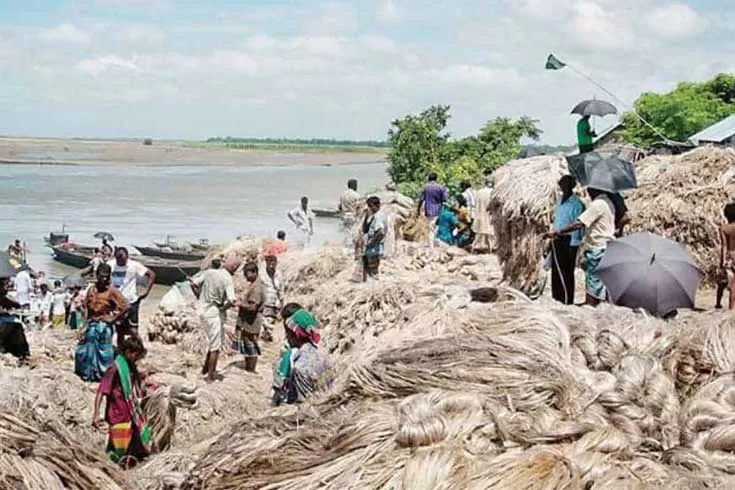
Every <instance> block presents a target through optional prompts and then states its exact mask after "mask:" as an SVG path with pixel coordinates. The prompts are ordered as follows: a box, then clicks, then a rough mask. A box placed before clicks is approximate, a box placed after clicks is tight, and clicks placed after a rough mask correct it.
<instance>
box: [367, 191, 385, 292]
mask: <svg viewBox="0 0 735 490" xmlns="http://www.w3.org/2000/svg"><path fill="white" fill-rule="evenodd" d="M367 208H368V212H367V215H366V216H365V219H364V220H363V222H362V233H363V235H364V237H363V243H364V244H365V248H364V250H363V254H362V266H363V280H365V281H367V280H368V279H377V278H378V272H379V269H380V259H381V257H383V241H384V240H385V231H386V226H385V220H384V218H383V216H382V214H381V213H380V199H379V198H378V197H376V196H370V197H369V198H368V200H367Z"/></svg>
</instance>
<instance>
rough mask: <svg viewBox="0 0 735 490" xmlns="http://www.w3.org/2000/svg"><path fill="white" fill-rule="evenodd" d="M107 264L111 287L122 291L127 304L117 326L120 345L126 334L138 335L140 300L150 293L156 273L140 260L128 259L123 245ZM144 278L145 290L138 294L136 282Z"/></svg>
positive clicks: (119, 345) (118, 343)
mask: <svg viewBox="0 0 735 490" xmlns="http://www.w3.org/2000/svg"><path fill="white" fill-rule="evenodd" d="M108 265H109V266H110V268H111V269H112V274H111V280H112V285H113V287H115V288H116V289H117V290H118V291H120V292H121V293H122V295H123V297H125V299H126V300H127V301H128V304H129V307H128V312H127V314H126V315H125V318H124V319H123V322H122V324H121V325H118V327H117V345H118V347H121V346H122V341H123V339H124V338H125V337H126V336H128V335H134V336H138V316H139V310H140V302H141V301H142V300H144V299H145V298H146V297H147V296H148V295H149V294H150V293H151V289H153V284H154V283H155V281H156V275H155V274H154V273H153V271H151V270H149V269H148V268H147V267H146V266H144V265H143V264H141V263H140V262H136V261H135V260H130V258H129V256H128V250H127V249H126V248H125V247H118V248H117V250H115V260H111V261H110V262H108ZM144 279H145V280H147V284H146V290H145V292H144V293H143V294H141V295H140V296H139V295H138V283H139V282H143V280H144Z"/></svg>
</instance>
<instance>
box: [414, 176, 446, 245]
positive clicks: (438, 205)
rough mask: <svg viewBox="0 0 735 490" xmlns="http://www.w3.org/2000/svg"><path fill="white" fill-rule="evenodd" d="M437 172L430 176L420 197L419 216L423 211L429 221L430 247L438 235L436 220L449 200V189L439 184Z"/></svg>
mask: <svg viewBox="0 0 735 490" xmlns="http://www.w3.org/2000/svg"><path fill="white" fill-rule="evenodd" d="M437 179H438V176H437V175H436V172H431V173H430V174H429V182H427V183H426V185H425V186H424V188H423V189H422V190H421V194H420V195H419V206H418V214H419V215H421V211H422V209H423V212H424V216H426V219H428V220H429V245H432V246H433V244H434V236H435V235H436V218H437V216H439V213H440V212H441V210H442V206H444V203H445V202H447V201H448V200H449V193H448V192H447V189H446V188H445V187H444V186H443V185H441V184H439V183H438V182H437Z"/></svg>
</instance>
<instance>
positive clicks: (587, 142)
mask: <svg viewBox="0 0 735 490" xmlns="http://www.w3.org/2000/svg"><path fill="white" fill-rule="evenodd" d="M595 136H597V135H596V134H595V132H594V131H592V128H591V127H590V117H589V116H582V118H581V119H580V120H579V122H578V123H577V144H578V145H579V153H589V152H591V151H594V149H595V145H594V141H593V138H594V137H595Z"/></svg>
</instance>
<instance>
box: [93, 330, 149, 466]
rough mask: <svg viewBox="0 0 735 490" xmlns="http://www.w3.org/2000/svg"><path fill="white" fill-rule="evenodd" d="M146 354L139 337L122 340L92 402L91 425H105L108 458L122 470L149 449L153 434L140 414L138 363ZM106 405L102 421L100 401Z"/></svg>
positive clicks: (140, 390)
mask: <svg viewBox="0 0 735 490" xmlns="http://www.w3.org/2000/svg"><path fill="white" fill-rule="evenodd" d="M145 354H146V350H145V347H144V346H143V342H142V341H141V340H140V338H139V337H136V336H130V337H126V338H125V340H123V343H122V348H121V350H120V352H119V353H118V354H117V355H116V356H115V362H114V363H113V364H112V366H110V367H109V369H108V370H107V372H105V375H104V377H103V378H102V381H101V382H100V386H99V388H98V390H97V397H96V398H95V400H94V414H93V415H92V424H93V425H94V426H95V427H96V428H100V424H101V423H102V422H103V421H104V422H106V423H107V425H108V440H107V455H108V456H109V457H110V459H111V460H112V461H113V462H115V463H117V464H118V465H120V466H121V467H123V468H126V469H127V468H132V467H133V466H135V465H136V464H137V463H138V462H139V461H141V460H142V459H144V458H145V457H146V456H148V455H149V454H150V452H151V449H152V442H151V441H152V433H151V428H150V426H149V425H148V423H147V421H146V419H145V415H144V412H143V407H142V403H143V398H144V388H143V383H142V382H141V377H140V374H139V373H138V369H137V366H136V365H137V363H138V361H140V360H141V359H143V358H144V357H145ZM103 399H104V400H105V401H106V407H105V416H104V419H101V418H100V408H101V406H102V400H103Z"/></svg>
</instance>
